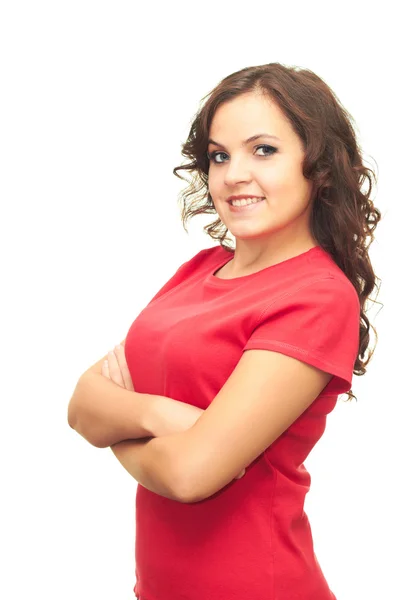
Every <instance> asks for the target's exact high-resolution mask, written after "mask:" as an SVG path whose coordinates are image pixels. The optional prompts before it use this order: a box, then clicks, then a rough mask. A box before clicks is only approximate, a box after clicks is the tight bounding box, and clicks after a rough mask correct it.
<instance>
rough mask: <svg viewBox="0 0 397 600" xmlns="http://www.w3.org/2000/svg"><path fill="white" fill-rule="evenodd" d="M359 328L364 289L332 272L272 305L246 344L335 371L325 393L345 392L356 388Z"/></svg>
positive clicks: (265, 311)
mask: <svg viewBox="0 0 397 600" xmlns="http://www.w3.org/2000/svg"><path fill="white" fill-rule="evenodd" d="M359 333H360V302H359V297H358V294H357V292H356V290H355V288H354V286H353V284H351V282H350V281H349V280H346V281H344V280H341V279H338V278H336V277H333V276H332V275H330V276H327V277H326V278H322V279H320V280H317V281H315V282H311V283H310V284H306V285H304V286H302V287H300V288H298V289H296V290H294V291H293V292H289V293H286V294H284V295H283V296H281V297H280V296H279V297H278V298H277V300H275V301H274V302H273V303H271V304H270V306H267V307H266V308H265V309H264V310H263V312H262V313H261V314H260V317H259V319H258V322H257V325H256V327H255V328H254V330H253V332H252V334H251V336H250V337H249V339H248V341H247V343H246V345H245V347H244V348H243V350H248V349H253V348H261V349H264V350H273V351H274V352H281V353H283V354H286V355H288V356H291V357H293V358H296V359H298V360H301V361H303V362H305V363H308V364H310V365H312V366H314V367H317V368H318V369H321V370H323V371H326V372H327V373H331V374H332V375H333V376H334V377H333V378H332V379H331V381H330V382H329V383H328V385H327V386H326V388H324V390H323V392H322V393H324V392H326V393H327V394H344V393H345V392H347V391H349V390H350V389H351V384H352V377H353V369H354V363H355V360H356V358H357V354H358V348H359Z"/></svg>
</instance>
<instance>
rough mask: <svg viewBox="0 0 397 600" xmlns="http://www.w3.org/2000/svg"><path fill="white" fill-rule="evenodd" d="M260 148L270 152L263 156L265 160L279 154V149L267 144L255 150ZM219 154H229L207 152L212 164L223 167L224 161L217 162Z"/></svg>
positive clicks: (256, 147) (217, 151)
mask: <svg viewBox="0 0 397 600" xmlns="http://www.w3.org/2000/svg"><path fill="white" fill-rule="evenodd" d="M258 148H268V150H269V151H270V154H266V155H262V156H263V158H267V157H269V156H271V155H272V154H275V153H276V152H277V148H274V147H273V146H268V145H267V144H261V145H260V146H255V150H257V149H258ZM217 154H227V153H226V152H221V151H220V150H215V151H214V152H211V153H210V152H207V156H208V158H209V160H210V161H211V162H213V163H214V164H215V165H222V164H223V161H221V162H217V161H216V160H215V157H216V155H217Z"/></svg>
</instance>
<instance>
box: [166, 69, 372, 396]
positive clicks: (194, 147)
mask: <svg viewBox="0 0 397 600" xmlns="http://www.w3.org/2000/svg"><path fill="white" fill-rule="evenodd" d="M249 92H254V93H259V94H263V95H264V96H267V97H269V98H270V99H271V100H273V101H274V102H275V103H277V105H278V106H279V108H280V109H281V110H282V111H283V113H284V115H285V116H286V117H287V118H288V120H289V122H290V124H291V126H292V127H293V129H294V131H295V133H296V134H297V135H298V136H299V138H300V139H301V141H302V142H303V146H304V151H305V157H304V161H303V165H302V171H303V175H304V177H306V178H307V179H309V180H312V181H313V189H312V197H311V200H312V199H313V204H312V212H311V217H310V228H311V232H312V235H313V237H314V238H315V239H316V240H317V242H318V244H319V245H320V246H321V247H322V248H323V249H324V250H325V251H326V252H328V253H329V254H330V256H331V257H332V259H333V260H334V261H335V263H336V264H337V265H338V266H339V267H340V269H342V271H343V272H344V273H345V274H346V276H347V277H348V279H349V280H350V281H351V283H352V284H353V286H354V288H355V289H356V291H357V294H358V296H359V300H360V338H359V350H358V355H357V357H356V360H355V363H354V369H353V373H354V374H355V375H364V374H365V373H366V365H367V364H368V362H369V361H370V359H371V358H372V355H373V353H374V350H375V346H376V343H377V341H378V335H377V332H376V329H375V328H374V327H373V325H371V324H370V322H369V319H368V317H367V315H366V314H365V313H366V302H367V299H368V297H369V295H370V293H371V292H372V290H373V289H374V287H375V286H376V287H377V290H378V292H379V289H380V282H381V280H380V279H379V278H378V277H376V276H375V273H374V270H373V267H372V264H371V260H370V258H369V254H368V250H369V247H370V245H371V244H372V242H373V240H374V230H375V228H376V226H377V224H378V222H379V221H380V219H381V212H380V211H379V209H378V208H376V207H375V206H374V203H373V201H372V200H371V198H370V196H371V193H372V187H373V183H376V182H377V178H376V176H375V173H374V172H373V171H372V170H371V169H369V168H367V167H365V166H364V164H363V158H362V150H361V147H360V146H359V144H358V142H357V139H356V134H355V130H354V119H353V117H352V116H351V115H350V113H348V111H347V110H346V109H345V108H344V107H343V106H342V104H341V103H340V101H339V100H338V98H337V96H336V95H335V93H334V92H333V91H332V90H331V89H330V88H329V86H328V85H327V84H326V83H325V82H324V81H323V80H322V79H321V78H320V77H318V76H317V75H316V74H315V73H313V72H312V71H310V70H309V69H301V68H299V67H295V66H294V67H287V66H285V65H282V64H280V63H268V64H265V65H259V66H253V67H246V68H244V69H241V70H240V71H236V72H235V73H232V74H231V75H228V76H227V77H225V78H224V79H222V80H221V81H220V83H219V84H218V85H217V86H216V87H215V88H214V89H213V90H212V91H210V92H209V94H207V95H206V96H204V98H203V99H202V101H203V100H206V102H205V103H204V104H203V106H202V107H201V108H199V110H198V111H197V113H196V114H195V116H194V118H193V120H192V121H191V128H190V132H189V135H188V138H187V140H186V141H185V142H184V143H183V144H182V155H183V156H184V157H185V158H187V159H188V160H189V161H190V162H188V163H187V164H183V165H180V166H178V167H175V168H174V169H173V173H174V175H176V176H177V177H179V178H180V179H183V180H184V181H188V183H189V185H188V186H187V187H186V188H185V189H184V190H182V192H180V194H179V196H178V201H180V200H182V202H183V208H182V213H181V219H182V223H183V227H184V229H185V231H187V229H186V224H187V221H188V220H189V219H191V218H192V217H193V216H195V215H199V214H214V213H216V209H215V207H214V204H213V200H212V198H211V195H210V193H209V190H208V171H209V158H208V155H207V146H208V137H209V130H210V125H211V121H212V118H213V116H214V113H215V111H216V109H217V108H218V107H219V106H220V105H221V104H222V103H224V102H227V101H229V100H232V99H233V98H236V97H238V96H240V95H242V94H246V93H249ZM178 171H188V172H190V173H191V180H190V181H189V180H187V179H185V178H184V177H181V176H180V175H179V174H178ZM365 180H367V182H368V189H367V191H363V189H362V188H363V184H364V182H365ZM204 231H205V233H207V234H208V235H209V236H210V237H211V238H212V239H214V240H217V241H218V242H220V245H221V246H222V247H223V248H224V249H225V250H228V251H230V252H233V251H234V248H233V247H230V246H229V245H228V243H227V242H228V239H227V233H228V229H227V228H226V226H225V225H224V224H223V223H222V221H221V219H219V218H218V219H217V220H216V221H214V222H212V223H210V224H209V225H206V226H205V227H204ZM376 280H378V281H379V285H377V284H376ZM370 300H371V301H372V302H376V300H373V299H371V298H370ZM370 327H371V328H372V329H373V331H374V333H375V338H376V342H375V346H374V348H373V349H372V351H371V350H369V351H368V355H367V358H366V359H364V355H365V353H366V351H367V349H368V345H369V339H370V335H369V334H370ZM347 394H348V399H347V400H348V401H350V400H352V398H355V400H356V401H357V398H356V396H355V395H354V394H353V392H352V390H350V391H349V392H347Z"/></svg>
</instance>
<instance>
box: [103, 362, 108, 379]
mask: <svg viewBox="0 0 397 600" xmlns="http://www.w3.org/2000/svg"><path fill="white" fill-rule="evenodd" d="M102 375H104V377H107V378H108V379H110V373H109V362H108V361H107V360H104V361H103V363H102Z"/></svg>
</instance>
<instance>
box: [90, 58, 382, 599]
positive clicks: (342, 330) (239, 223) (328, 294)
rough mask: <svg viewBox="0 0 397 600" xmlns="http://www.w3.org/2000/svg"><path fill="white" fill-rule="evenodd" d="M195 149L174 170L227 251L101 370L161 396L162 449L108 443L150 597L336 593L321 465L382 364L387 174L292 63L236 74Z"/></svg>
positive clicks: (174, 285)
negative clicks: (375, 294)
mask: <svg viewBox="0 0 397 600" xmlns="http://www.w3.org/2000/svg"><path fill="white" fill-rule="evenodd" d="M182 154H183V156H185V157H187V158H188V159H189V160H190V162H189V163H188V164H185V165H182V166H179V167H176V168H175V169H174V173H175V174H176V175H177V176H178V177H179V175H178V171H180V170H186V171H188V172H191V173H192V174H193V178H192V181H191V183H190V185H189V186H188V187H187V189H186V190H185V191H184V192H183V200H184V207H183V212H182V220H183V224H184V226H185V224H186V221H187V220H188V219H189V218H191V217H192V216H194V215H197V214H203V213H210V214H215V213H216V214H217V215H218V218H217V220H216V221H215V222H214V223H212V224H210V225H207V226H206V227H205V231H206V232H207V233H208V234H209V235H210V236H211V238H213V239H215V240H216V241H217V242H218V244H217V245H216V246H211V247H209V248H206V249H204V250H201V251H200V252H198V253H197V254H196V255H195V256H193V258H191V259H190V260H188V261H187V262H185V263H184V264H183V265H182V266H181V267H180V268H179V269H178V270H177V272H176V273H175V275H174V276H173V277H172V278H171V279H170V280H169V281H168V282H167V283H166V284H165V285H164V286H163V288H162V289H161V290H160V291H159V292H158V293H157V294H156V295H155V297H154V298H153V299H152V300H151V301H150V302H149V304H148V305H147V307H146V308H145V309H144V310H143V311H142V312H141V314H140V315H139V316H138V317H137V319H136V320H135V321H134V322H133V324H132V326H131V327H130V329H129V331H128V334H127V336H126V339H125V347H124V348H123V347H121V348H120V347H119V348H118V349H117V350H116V351H115V354H109V355H108V360H107V361H104V360H102V361H100V364H101V374H102V375H104V376H105V377H107V378H108V379H111V380H112V381H111V382H107V383H108V384H109V385H110V383H112V385H113V384H114V383H117V384H118V386H123V387H125V388H126V389H127V390H129V392H130V393H131V391H133V390H134V392H133V393H135V394H136V398H138V397H142V398H145V399H146V400H149V398H150V397H153V398H156V399H157V403H156V404H155V403H153V404H151V405H150V406H151V407H152V408H151V409H150V410H151V412H150V411H149V404H150V403H148V409H147V410H148V413H147V414H148V415H149V414H150V415H151V421H150V420H149V421H146V423H147V424H148V423H150V425H147V428H146V429H144V428H143V427H142V429H141V432H140V435H139V432H138V430H137V429H136V424H135V430H134V432H135V437H136V438H142V437H143V436H144V435H145V432H146V435H147V436H149V439H147V437H145V438H143V439H136V440H131V439H130V440H126V441H120V440H123V439H124V440H125V438H126V435H125V436H124V438H123V437H122V436H121V435H119V436H118V438H117V439H116V440H115V437H114V436H113V438H108V441H109V439H112V440H113V441H112V444H111V447H112V450H113V452H114V453H115V455H116V457H117V458H118V459H119V460H120V462H121V464H122V465H123V466H124V467H125V468H126V469H127V470H128V471H129V472H130V473H131V474H132V475H133V477H135V479H136V480H137V481H138V483H139V485H138V488H137V496H136V577H137V581H136V584H135V587H134V592H135V595H136V597H137V598H140V600H179V599H181V600H182V599H186V600H232V599H234V598H236V599H237V598H238V599H240V600H241V599H242V598H249V600H276V599H277V600H292V599H293V598H296V599H298V598H299V599H304V600H326V599H332V598H335V595H334V594H333V593H332V591H331V589H330V587H329V586H328V584H327V582H326V580H325V577H324V575H323V573H322V570H321V567H320V565H319V563H318V561H317V559H316V555H315V552H314V548H313V540H312V535H311V529H310V524H309V521H308V519H307V515H306V513H305V512H304V500H305V495H306V493H307V492H308V490H309V488H310V475H309V473H308V472H307V471H306V469H305V467H304V461H305V459H306V457H307V456H308V454H309V453H310V451H311V450H312V449H313V447H314V445H315V444H316V443H317V441H318V440H319V439H320V437H321V436H322V434H323V432H324V429H325V425H326V416H327V414H329V413H330V412H331V411H332V410H333V408H334V407H335V405H336V402H337V399H338V395H340V394H344V393H347V394H348V397H349V399H352V398H353V397H354V398H355V396H354V395H353V393H352V390H351V383H352V375H353V373H354V374H356V375H363V374H365V372H366V368H365V366H366V365H367V364H368V361H369V360H370V358H371V356H372V354H369V356H368V357H367V359H366V361H364V354H365V352H366V350H367V347H368V344H369V326H370V324H369V321H368V318H367V316H366V315H365V312H364V307H365V303H366V301H367V298H368V297H369V294H370V293H371V292H372V290H373V288H374V286H375V275H374V272H373V269H372V266H371V262H370V259H369V255H368V248H369V245H370V244H371V243H372V241H373V231H374V229H375V228H376V225H377V223H378V221H379V220H380V218H381V215H380V212H379V210H378V209H376V208H375V207H374V205H373V202H372V201H371V199H370V194H371V189H372V186H371V175H372V176H374V174H373V172H372V171H371V170H370V169H367V168H366V167H364V166H363V161H362V156H361V154H360V151H359V146H358V144H357V140H356V137H355V133H354V129H353V126H352V124H351V117H350V116H349V114H348V113H347V111H346V110H345V109H344V108H343V107H342V106H341V104H340V103H339V102H338V100H337V99H336V97H335V95H334V94H333V93H332V91H331V90H330V88H329V87H328V86H327V85H326V84H325V82H324V81H322V80H321V79H320V78H319V77H318V76H317V75H315V74H314V73H313V72H311V71H310V70H303V69H298V68H289V67H286V66H283V65H281V64H279V63H271V64H266V65H263V66H255V67H250V68H246V69H242V70H241V71H238V72H236V73H233V74H231V75H229V76H228V77H226V78H225V79H223V80H222V81H221V82H220V83H219V85H217V86H216V87H215V89H214V90H212V92H211V93H210V94H209V95H208V98H207V100H206V102H205V103H204V105H203V106H202V107H201V108H200V110H199V111H198V112H197V114H196V116H195V119H194V121H193V123H192V127H191V130H190V133H189V137H188V139H187V141H186V143H185V144H184V145H183V148H182ZM365 179H367V180H368V182H369V184H370V185H369V190H368V191H367V192H364V191H362V189H361V188H362V184H363V181H364V180H365ZM228 231H230V233H231V234H232V235H233V236H234V238H235V247H231V246H229V245H228V244H227V243H226V241H227V239H226V238H227V232H228ZM367 237H369V238H370V241H369V243H368V242H367ZM375 333H376V332H375ZM372 353H373V351H372ZM96 366H97V367H98V363H97V364H96ZM101 379H102V380H103V379H104V378H103V377H101ZM132 382H133V384H132ZM111 389H113V388H110V387H109V397H110V392H111ZM170 399H172V400H173V401H174V404H173V405H172V410H173V411H174V412H173V413H171V412H169V411H171V404H169V405H167V404H166V402H167V400H168V401H170ZM161 401H163V404H161ZM179 409H180V412H179V413H178V410H179ZM192 409H193V412H192ZM184 410H185V412H184ZM186 410H187V411H189V410H190V412H186ZM167 411H168V412H167ZM171 414H172V415H173V418H174V428H173V421H172V418H171V417H170V415H171ZM178 415H180V418H179V417H178ZM131 431H132V425H131V429H130V435H129V437H130V438H132V437H134V436H133V435H132V433H131ZM113 432H114V429H113ZM115 441H117V442H118V443H114V442H115ZM96 445H100V444H99V443H97V444H96ZM103 445H110V444H109V443H102V446H103ZM243 475H244V476H243Z"/></svg>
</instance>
